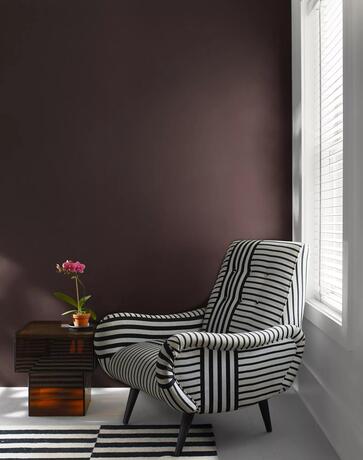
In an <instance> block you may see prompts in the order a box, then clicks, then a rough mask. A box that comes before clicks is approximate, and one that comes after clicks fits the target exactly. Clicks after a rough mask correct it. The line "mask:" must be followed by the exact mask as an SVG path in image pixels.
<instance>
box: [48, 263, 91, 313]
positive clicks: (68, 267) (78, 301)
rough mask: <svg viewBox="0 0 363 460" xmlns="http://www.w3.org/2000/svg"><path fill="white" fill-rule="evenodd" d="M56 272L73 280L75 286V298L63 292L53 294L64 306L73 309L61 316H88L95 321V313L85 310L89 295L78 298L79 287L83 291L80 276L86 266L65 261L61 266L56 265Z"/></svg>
mask: <svg viewBox="0 0 363 460" xmlns="http://www.w3.org/2000/svg"><path fill="white" fill-rule="evenodd" d="M56 268H57V272H58V273H62V274H63V275H66V276H69V277H70V278H71V280H74V282H75V286H76V298H73V297H71V296H69V295H67V294H64V293H63V292H55V293H54V296H55V297H56V298H57V299H58V300H60V301H62V302H65V303H66V304H68V305H70V306H72V307H74V308H73V309H72V310H67V311H65V312H64V313H62V315H69V314H71V313H74V314H88V313H89V314H90V315H91V318H92V319H93V320H95V319H96V313H95V312H94V311H93V310H91V309H90V308H86V303H87V302H88V300H89V299H90V298H91V297H92V296H91V295H85V296H83V297H80V295H79V292H80V286H81V287H82V288H83V289H85V285H84V284H83V282H82V281H81V279H80V275H81V274H83V273H84V271H85V268H86V266H85V265H84V264H82V263H81V262H78V261H77V262H73V261H72V260H66V261H65V262H63V263H62V265H60V264H57V265H56Z"/></svg>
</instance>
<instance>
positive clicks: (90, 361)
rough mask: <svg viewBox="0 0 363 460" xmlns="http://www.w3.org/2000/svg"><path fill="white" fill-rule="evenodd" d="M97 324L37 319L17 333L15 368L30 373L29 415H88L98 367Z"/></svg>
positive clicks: (17, 370)
mask: <svg viewBox="0 0 363 460" xmlns="http://www.w3.org/2000/svg"><path fill="white" fill-rule="evenodd" d="M94 330H95V328H94V327H93V328H90V329H85V330H83V331H82V330H72V329H69V328H66V327H62V323H61V322H60V321H34V322H31V323H28V324H27V325H26V326H25V327H24V328H23V329H21V330H20V331H18V332H17V333H16V347H15V348H16V352H15V372H27V373H28V377H29V379H28V390H29V391H28V409H29V415H31V416H37V415H46V416H49V415H78V416H79V415H85V414H86V411H87V408H88V405H89V403H90V400H91V376H92V372H93V370H94V368H95V367H96V359H95V355H94V351H93V336H94Z"/></svg>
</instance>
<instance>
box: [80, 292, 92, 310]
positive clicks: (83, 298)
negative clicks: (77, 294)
mask: <svg viewBox="0 0 363 460" xmlns="http://www.w3.org/2000/svg"><path fill="white" fill-rule="evenodd" d="M91 297H92V296H91V295H85V296H84V297H81V298H80V299H79V306H80V307H81V308H82V307H83V306H84V305H85V304H86V302H87V301H88V300H89V299H90V298H91Z"/></svg>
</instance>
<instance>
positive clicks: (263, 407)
mask: <svg viewBox="0 0 363 460" xmlns="http://www.w3.org/2000/svg"><path fill="white" fill-rule="evenodd" d="M258 405H259V407H260V411H261V415H262V418H263V421H264V424H265V427H266V431H267V432H268V433H271V431H272V426H271V418H270V410H269V408H268V400H267V399H265V400H264V401H260V402H259V403H258Z"/></svg>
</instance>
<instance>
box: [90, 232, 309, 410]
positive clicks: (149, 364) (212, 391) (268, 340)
mask: <svg viewBox="0 0 363 460" xmlns="http://www.w3.org/2000/svg"><path fill="white" fill-rule="evenodd" d="M307 256H308V250H307V247H306V246H305V245H303V244H301V243H292V242H283V241H267V240H263V241H234V242H233V243H232V244H231V245H230V246H229V248H228V250H227V253H226V256H225V258H224V261H223V263H222V267H221V270H220V273H219V275H218V277H217V281H216V283H215V286H214V288H213V290H212V293H211V296H210V299H209V302H208V305H207V307H206V308H199V309H197V310H193V311H190V312H184V313H179V314H173V315H143V314H134V313H115V314H110V315H107V316H106V317H105V318H104V319H103V320H102V321H101V322H100V324H99V325H98V327H97V331H96V334H95V350H96V353H97V355H98V358H99V361H100V363H101V366H102V367H103V369H104V370H105V371H106V372H107V373H108V374H109V375H110V376H111V377H113V378H115V379H118V380H120V381H122V382H124V383H127V384H129V385H130V386H131V387H132V388H136V389H141V390H143V391H146V392H147V393H149V394H150V395H152V396H154V397H155V398H158V399H161V400H163V401H165V402H166V403H167V404H168V405H169V406H171V407H173V408H174V409H177V410H179V411H182V412H184V413H190V414H193V413H212V412H223V411H231V410H236V409H238V408H239V407H241V406H244V405H249V404H254V403H257V402H260V401H263V400H266V399H268V398H270V397H271V396H274V395H276V394H278V393H281V392H282V391H285V390H286V389H287V388H289V387H290V386H291V384H292V382H293V381H294V378H295V376H296V374H297V371H298V368H299V365H300V362H301V358H302V354H303V351H304V343H305V337H304V334H303V332H302V330H301V322H302V316H303V310H304V301H305V298H304V296H305V280H306V267H307Z"/></svg>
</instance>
